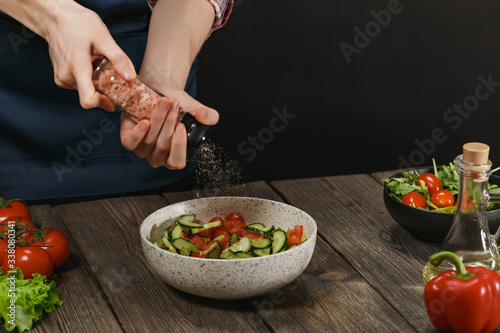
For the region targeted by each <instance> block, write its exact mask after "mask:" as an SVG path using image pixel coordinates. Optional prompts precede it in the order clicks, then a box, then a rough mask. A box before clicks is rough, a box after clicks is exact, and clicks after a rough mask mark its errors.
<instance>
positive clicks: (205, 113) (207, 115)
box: [191, 106, 219, 126]
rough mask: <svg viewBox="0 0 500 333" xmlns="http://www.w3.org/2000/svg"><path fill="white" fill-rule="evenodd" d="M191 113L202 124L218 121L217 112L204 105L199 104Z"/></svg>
mask: <svg viewBox="0 0 500 333" xmlns="http://www.w3.org/2000/svg"><path fill="white" fill-rule="evenodd" d="M191 114H192V115H193V116H194V117H195V118H196V120H198V121H199V122H200V123H202V124H204V125H210V126H211V125H215V124H217V122H218V121H219V113H218V112H217V111H215V110H214V109H212V108H209V107H206V106H199V107H198V108H196V109H195V110H194V111H193V112H191Z"/></svg>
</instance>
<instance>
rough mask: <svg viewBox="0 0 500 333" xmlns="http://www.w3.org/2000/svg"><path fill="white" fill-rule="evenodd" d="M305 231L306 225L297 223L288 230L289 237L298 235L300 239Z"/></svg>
mask: <svg viewBox="0 0 500 333" xmlns="http://www.w3.org/2000/svg"><path fill="white" fill-rule="evenodd" d="M303 233H304V226H302V225H295V226H293V229H290V230H288V231H287V232H286V235H287V237H289V238H290V237H291V236H297V238H298V239H302V234H303Z"/></svg>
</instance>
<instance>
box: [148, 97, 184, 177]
mask: <svg viewBox="0 0 500 333" xmlns="http://www.w3.org/2000/svg"><path fill="white" fill-rule="evenodd" d="M170 100H171V101H173V103H172V104H171V107H170V108H169V110H168V115H167V118H166V119H165V122H164V124H163V127H162V129H161V132H160V133H159V136H158V137H157V138H156V146H155V147H154V149H153V151H152V154H151V160H150V164H151V165H152V166H155V167H158V166H162V165H165V161H166V159H167V156H168V154H169V152H170V149H171V147H170V145H171V142H172V135H173V133H174V129H175V126H176V124H177V116H178V112H179V103H178V102H177V101H176V100H175V99H170Z"/></svg>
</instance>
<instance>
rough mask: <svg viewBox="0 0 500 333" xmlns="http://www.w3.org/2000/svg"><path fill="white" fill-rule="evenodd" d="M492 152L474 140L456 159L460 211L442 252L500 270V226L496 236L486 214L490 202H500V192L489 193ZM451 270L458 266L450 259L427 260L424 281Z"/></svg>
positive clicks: (466, 261) (473, 264) (458, 206)
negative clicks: (437, 261)
mask: <svg viewBox="0 0 500 333" xmlns="http://www.w3.org/2000/svg"><path fill="white" fill-rule="evenodd" d="M489 151H490V147H488V145H485V144H483V143H478V142H470V143H466V144H465V145H464V146H463V154H462V155H459V156H457V157H456V158H455V161H454V163H455V164H457V165H458V175H459V185H458V192H459V193H458V204H457V210H456V212H455V216H454V218H453V224H452V226H451V229H450V231H449V232H448V235H447V236H446V238H445V240H444V242H443V244H442V245H441V247H440V249H439V251H451V252H454V253H455V254H457V255H458V256H459V257H460V259H461V260H462V261H463V262H464V264H465V265H466V266H484V267H486V268H487V269H491V270H495V271H497V272H499V273H500V254H499V251H498V245H497V244H498V241H499V240H500V228H499V229H498V231H497V232H496V235H491V234H490V231H489V227H488V220H487V217H486V206H487V205H488V203H489V202H500V193H491V194H490V193H488V179H489V176H490V174H491V166H492V163H491V161H490V160H489V159H488V155H489ZM450 269H455V267H454V266H452V265H451V263H449V262H446V261H445V262H443V263H442V264H441V265H440V266H439V267H436V266H434V265H432V264H431V263H430V262H427V264H426V265H425V267H424V271H423V278H424V282H425V283H427V282H428V281H429V280H431V279H432V278H433V277H435V276H437V275H438V274H439V273H441V272H443V271H447V270H450Z"/></svg>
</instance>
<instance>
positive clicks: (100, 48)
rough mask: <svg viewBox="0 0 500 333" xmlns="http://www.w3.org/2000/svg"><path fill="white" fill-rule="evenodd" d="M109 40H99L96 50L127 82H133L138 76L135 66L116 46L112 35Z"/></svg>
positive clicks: (95, 46)
mask: <svg viewBox="0 0 500 333" xmlns="http://www.w3.org/2000/svg"><path fill="white" fill-rule="evenodd" d="M107 37H108V38H102V39H98V41H97V42H96V43H95V45H94V48H95V49H96V51H97V52H98V53H100V54H102V55H104V56H105V57H106V58H108V59H109V61H111V63H112V64H113V67H114V68H115V69H116V71H117V72H118V73H119V74H120V75H121V76H122V77H123V78H124V79H125V80H127V81H132V80H133V79H135V77H136V76H137V74H136V72H135V68H134V64H133V63H132V61H131V60H130V58H129V57H128V56H127V54H126V53H125V52H123V50H122V49H121V48H120V47H119V46H118V44H116V42H115V40H114V39H113V38H112V37H111V35H109V36H107Z"/></svg>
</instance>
